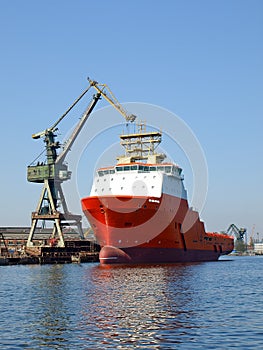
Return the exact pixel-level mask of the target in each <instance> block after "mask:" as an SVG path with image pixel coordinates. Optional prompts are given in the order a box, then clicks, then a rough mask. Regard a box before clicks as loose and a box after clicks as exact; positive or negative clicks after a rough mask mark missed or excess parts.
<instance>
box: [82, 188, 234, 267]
mask: <svg viewBox="0 0 263 350" xmlns="http://www.w3.org/2000/svg"><path fill="white" fill-rule="evenodd" d="M81 202H82V209H83V212H84V214H85V215H86V217H87V219H88V220H89V222H90V224H91V226H92V229H93V231H94V234H95V236H96V239H97V241H98V243H99V244H100V245H101V251H100V262H101V263H102V264H114V263H174V262H198V261H214V260H217V259H218V258H219V256H220V255H223V254H229V253H230V252H231V251H232V250H233V247H234V242H233V238H232V237H229V236H227V235H223V234H218V233H206V232H205V228H204V224H203V222H202V221H201V220H200V219H199V215H198V213H197V212H195V211H192V210H191V209H189V207H188V203H187V200H185V199H180V198H177V197H174V196H170V195H167V194H163V195H162V197H161V198H149V197H139V196H138V197H131V196H118V197H114V196H104V197H102V196H100V197H96V196H92V197H87V198H83V199H82V201H81Z"/></svg>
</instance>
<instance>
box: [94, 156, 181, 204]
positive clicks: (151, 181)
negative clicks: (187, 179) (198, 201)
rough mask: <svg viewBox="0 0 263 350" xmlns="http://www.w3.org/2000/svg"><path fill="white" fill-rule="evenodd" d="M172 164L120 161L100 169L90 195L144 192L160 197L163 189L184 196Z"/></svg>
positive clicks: (179, 178) (176, 170)
mask: <svg viewBox="0 0 263 350" xmlns="http://www.w3.org/2000/svg"><path fill="white" fill-rule="evenodd" d="M181 172H182V169H181V168H180V167H179V166H178V165H175V164H156V165H148V164H134V163H133V164H123V165H120V164H119V165H116V166H115V167H112V168H106V169H99V170H98V171H97V173H96V176H95V177H94V181H93V185H92V189H91V193H90V196H146V197H156V198H160V197H161V196H162V194H163V193H165V194H168V195H171V196H176V197H178V198H183V199H187V193H186V190H185V188H184V184H183V177H182V176H181Z"/></svg>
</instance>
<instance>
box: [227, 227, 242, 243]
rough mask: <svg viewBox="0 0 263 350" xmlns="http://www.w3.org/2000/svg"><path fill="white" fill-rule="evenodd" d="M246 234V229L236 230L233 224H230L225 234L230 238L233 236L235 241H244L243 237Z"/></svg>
mask: <svg viewBox="0 0 263 350" xmlns="http://www.w3.org/2000/svg"><path fill="white" fill-rule="evenodd" d="M246 233H247V229H246V228H243V227H241V228H237V226H236V225H235V224H231V225H230V226H229V227H228V229H227V234H228V235H230V236H235V237H236V239H237V241H244V236H245V235H246Z"/></svg>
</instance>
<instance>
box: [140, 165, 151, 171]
mask: <svg viewBox="0 0 263 350" xmlns="http://www.w3.org/2000/svg"><path fill="white" fill-rule="evenodd" d="M149 170H150V167H149V166H145V165H139V171H149Z"/></svg>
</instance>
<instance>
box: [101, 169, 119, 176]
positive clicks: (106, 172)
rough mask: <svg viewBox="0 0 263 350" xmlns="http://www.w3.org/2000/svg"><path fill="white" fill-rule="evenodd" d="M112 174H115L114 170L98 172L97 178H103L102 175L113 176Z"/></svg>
mask: <svg viewBox="0 0 263 350" xmlns="http://www.w3.org/2000/svg"><path fill="white" fill-rule="evenodd" d="M114 173H115V170H114V169H107V170H98V174H99V176H104V175H108V174H114Z"/></svg>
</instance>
